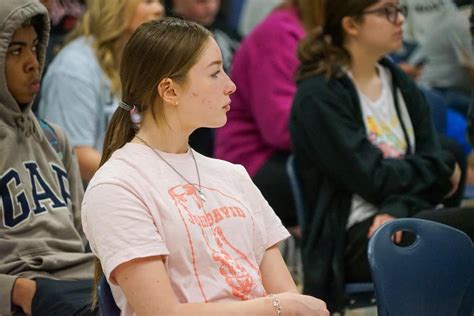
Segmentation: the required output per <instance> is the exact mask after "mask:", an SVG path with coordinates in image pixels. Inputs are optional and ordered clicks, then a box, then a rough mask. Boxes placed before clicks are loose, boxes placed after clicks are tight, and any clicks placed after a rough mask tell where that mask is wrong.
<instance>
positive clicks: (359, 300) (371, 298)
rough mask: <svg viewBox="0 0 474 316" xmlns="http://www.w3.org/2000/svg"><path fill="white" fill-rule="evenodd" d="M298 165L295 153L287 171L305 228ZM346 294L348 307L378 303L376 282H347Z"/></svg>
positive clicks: (288, 162) (298, 216)
mask: <svg viewBox="0 0 474 316" xmlns="http://www.w3.org/2000/svg"><path fill="white" fill-rule="evenodd" d="M297 170H298V168H297V166H296V161H295V157H294V155H290V156H289V157H288V160H287V162H286V172H287V173H288V177H289V178H290V185H291V191H292V193H293V199H294V201H295V209H296V217H297V219H298V224H299V225H300V227H301V229H302V230H304V229H305V227H304V223H305V220H304V201H303V192H302V191H301V186H300V181H299V178H298V174H297ZM344 292H345V294H346V308H347V309H354V308H360V307H367V306H373V305H375V303H376V299H375V292H374V284H373V283H370V282H367V283H346V284H345V287H344Z"/></svg>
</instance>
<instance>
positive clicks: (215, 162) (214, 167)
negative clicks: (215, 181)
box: [194, 152, 247, 177]
mask: <svg viewBox="0 0 474 316" xmlns="http://www.w3.org/2000/svg"><path fill="white" fill-rule="evenodd" d="M194 153H195V154H194V155H195V157H196V158H197V159H198V160H199V161H198V164H201V165H205V166H206V168H208V170H209V172H214V173H216V174H220V175H225V176H227V177H232V176H235V177H242V176H243V175H244V176H245V175H247V171H246V169H245V167H244V166H242V165H240V164H235V163H232V162H230V161H227V160H223V159H218V158H211V157H207V156H204V155H202V154H200V153H197V152H194Z"/></svg>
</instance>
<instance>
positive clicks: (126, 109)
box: [118, 101, 132, 111]
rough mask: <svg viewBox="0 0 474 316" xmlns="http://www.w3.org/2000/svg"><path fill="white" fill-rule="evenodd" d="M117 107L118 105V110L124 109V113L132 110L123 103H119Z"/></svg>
mask: <svg viewBox="0 0 474 316" xmlns="http://www.w3.org/2000/svg"><path fill="white" fill-rule="evenodd" d="M118 105H119V107H120V108H122V109H124V110H125V111H131V110H132V106H131V105H129V104H127V103H125V102H124V101H120V102H119V104H118Z"/></svg>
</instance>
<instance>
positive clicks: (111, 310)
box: [97, 276, 120, 316]
mask: <svg viewBox="0 0 474 316" xmlns="http://www.w3.org/2000/svg"><path fill="white" fill-rule="evenodd" d="M97 293H98V296H99V310H100V314H101V315H102V316H120V309H119V308H118V306H117V304H115V300H114V297H113V296H112V291H111V290H110V285H109V283H108V282H107V279H106V278H105V276H102V278H101V279H100V281H99V285H98V286H97Z"/></svg>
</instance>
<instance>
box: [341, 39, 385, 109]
mask: <svg viewBox="0 0 474 316" xmlns="http://www.w3.org/2000/svg"><path fill="white" fill-rule="evenodd" d="M349 51H350V53H351V57H352V60H351V65H350V67H349V69H350V71H351V73H352V78H353V80H354V83H355V85H356V86H357V88H358V89H359V90H360V91H361V92H362V93H363V94H364V95H366V96H367V97H368V98H369V99H371V100H377V99H378V98H379V97H380V95H381V93H382V80H381V78H380V74H379V73H378V70H377V63H378V60H379V59H380V56H379V55H376V54H373V53H372V54H371V53H370V52H367V51H366V50H364V49H358V48H356V47H351V49H350V50H349Z"/></svg>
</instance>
